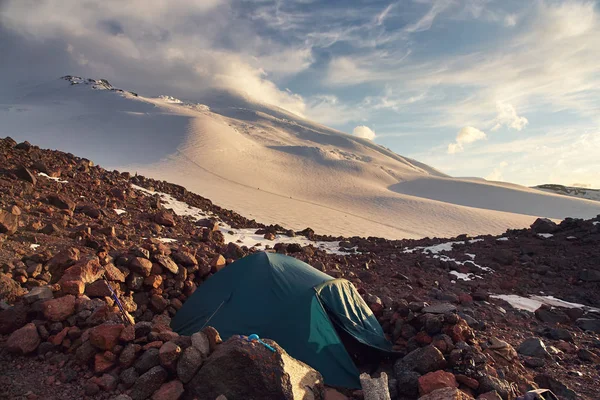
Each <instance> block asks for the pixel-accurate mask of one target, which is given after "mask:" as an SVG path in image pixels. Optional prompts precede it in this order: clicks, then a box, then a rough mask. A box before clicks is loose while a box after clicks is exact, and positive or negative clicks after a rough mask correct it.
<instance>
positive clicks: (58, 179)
mask: <svg viewBox="0 0 600 400" xmlns="http://www.w3.org/2000/svg"><path fill="white" fill-rule="evenodd" d="M38 176H43V177H44V178H46V179H50V180H53V181H54V182H58V183H69V181H61V180H60V178H54V177H52V176H49V175H47V174H45V173H43V172H39V173H38Z"/></svg>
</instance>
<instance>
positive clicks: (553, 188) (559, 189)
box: [533, 184, 600, 201]
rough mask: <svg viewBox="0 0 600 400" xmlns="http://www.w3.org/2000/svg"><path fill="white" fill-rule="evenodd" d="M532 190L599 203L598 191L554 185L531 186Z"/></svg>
mask: <svg viewBox="0 0 600 400" xmlns="http://www.w3.org/2000/svg"><path fill="white" fill-rule="evenodd" d="M533 189H539V190H542V191H544V192H549V193H556V194H562V195H564V196H571V197H579V198H580V199H587V200H594V201H600V189H588V188H580V187H573V186H563V185H555V184H545V185H538V186H533Z"/></svg>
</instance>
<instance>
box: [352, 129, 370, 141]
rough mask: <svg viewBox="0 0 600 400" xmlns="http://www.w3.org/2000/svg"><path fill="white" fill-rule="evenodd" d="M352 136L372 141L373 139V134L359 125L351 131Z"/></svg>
mask: <svg viewBox="0 0 600 400" xmlns="http://www.w3.org/2000/svg"><path fill="white" fill-rule="evenodd" d="M352 134H353V135H354V136H358V137H361V138H364V139H369V140H373V139H375V132H373V130H372V129H371V128H369V127H368V126H364V125H359V126H357V127H356V128H354V130H353V131H352Z"/></svg>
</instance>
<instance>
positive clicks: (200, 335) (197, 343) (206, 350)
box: [192, 332, 210, 358]
mask: <svg viewBox="0 0 600 400" xmlns="http://www.w3.org/2000/svg"><path fill="white" fill-rule="evenodd" d="M192 346H194V347H195V348H196V349H198V350H199V351H200V353H202V355H203V356H204V357H205V358H206V357H208V355H209V354H210V342H209V340H208V336H207V335H206V333H204V332H196V333H194V334H193V335H192Z"/></svg>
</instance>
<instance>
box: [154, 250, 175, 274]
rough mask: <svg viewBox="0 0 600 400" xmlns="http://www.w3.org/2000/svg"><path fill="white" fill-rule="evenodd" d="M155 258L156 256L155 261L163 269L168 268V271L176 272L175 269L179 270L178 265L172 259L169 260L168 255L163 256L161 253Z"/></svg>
mask: <svg viewBox="0 0 600 400" xmlns="http://www.w3.org/2000/svg"><path fill="white" fill-rule="evenodd" d="M155 258H156V262H157V263H158V264H159V265H160V266H161V267H163V268H164V269H166V270H168V271H169V272H170V273H172V274H176V273H177V271H179V267H178V266H177V264H175V262H174V261H173V260H171V257H169V256H163V255H157V256H156V257H155Z"/></svg>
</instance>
